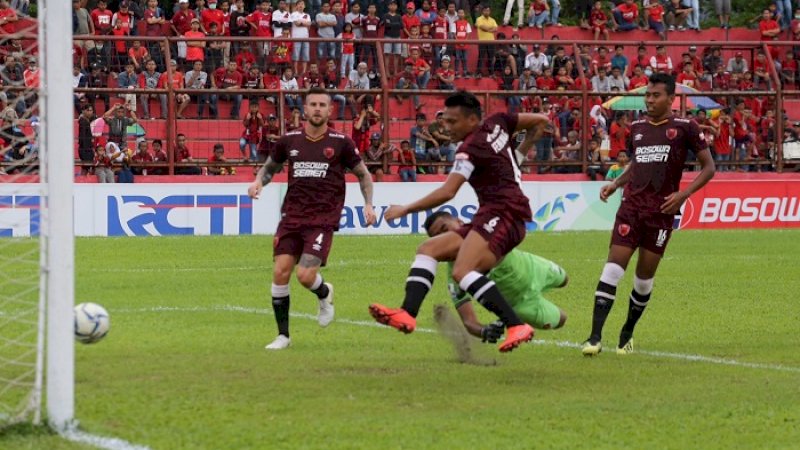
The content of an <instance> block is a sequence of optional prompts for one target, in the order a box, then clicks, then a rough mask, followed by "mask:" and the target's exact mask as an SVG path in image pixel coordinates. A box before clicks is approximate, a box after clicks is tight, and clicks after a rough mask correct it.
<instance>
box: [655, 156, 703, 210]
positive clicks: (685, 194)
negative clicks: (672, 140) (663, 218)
mask: <svg viewBox="0 0 800 450" xmlns="http://www.w3.org/2000/svg"><path fill="white" fill-rule="evenodd" d="M697 160H698V161H700V174H698V175H697V177H695V179H694V180H693V181H692V182H691V183H689V186H687V187H686V189H685V190H683V191H678V192H673V193H672V194H670V195H668V196H667V198H666V199H664V204H662V205H661V212H662V213H664V214H678V212H680V210H681V206H682V205H683V202H685V201H686V199H688V198H689V196H690V195H692V194H694V193H695V192H697V191H698V190H699V189H700V188H702V187H703V186H705V185H706V183H708V182H709V181H711V179H712V178H714V172H716V171H717V167H716V165H715V164H714V158H713V157H712V156H711V152H710V151H708V150H703V151H700V152H698V153H697Z"/></svg>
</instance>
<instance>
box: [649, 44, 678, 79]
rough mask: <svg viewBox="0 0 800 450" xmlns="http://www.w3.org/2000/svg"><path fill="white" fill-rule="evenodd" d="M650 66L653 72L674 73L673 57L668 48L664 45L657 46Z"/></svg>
mask: <svg viewBox="0 0 800 450" xmlns="http://www.w3.org/2000/svg"><path fill="white" fill-rule="evenodd" d="M650 67H651V68H652V69H653V72H654V73H656V72H665V73H672V68H673V66H672V58H670V57H669V55H667V48H666V47H664V46H663V45H659V46H657V47H656V54H655V56H653V57H652V58H650Z"/></svg>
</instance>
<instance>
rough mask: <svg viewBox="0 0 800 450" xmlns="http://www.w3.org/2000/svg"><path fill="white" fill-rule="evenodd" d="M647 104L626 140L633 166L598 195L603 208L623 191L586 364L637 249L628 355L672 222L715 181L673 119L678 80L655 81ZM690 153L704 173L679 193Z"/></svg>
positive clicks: (681, 123) (684, 123) (697, 135)
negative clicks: (709, 183)
mask: <svg viewBox="0 0 800 450" xmlns="http://www.w3.org/2000/svg"><path fill="white" fill-rule="evenodd" d="M644 98H645V105H646V107H647V117H646V118H643V119H641V120H637V121H635V122H633V123H632V124H631V133H630V135H629V136H628V142H627V150H628V153H629V154H630V155H631V163H630V164H629V165H628V167H627V168H626V169H625V171H624V172H623V173H622V175H620V176H619V178H617V179H615V180H614V181H613V182H612V183H609V184H607V185H605V186H603V188H602V189H601V190H600V200H602V201H604V202H605V201H606V200H608V198H609V197H610V196H611V195H612V194H613V193H614V192H615V191H616V190H617V189H619V188H621V187H623V186H625V192H624V193H623V196H622V204H621V205H620V207H619V210H618V211H617V218H616V221H615V222H614V229H613V230H612V234H611V245H610V249H609V251H608V260H607V261H606V264H605V266H604V267H603V272H602V274H601V275H600V281H599V282H598V284H597V290H596V292H595V297H594V313H593V315H592V333H591V335H590V336H589V339H587V340H586V342H584V344H583V348H582V351H583V354H584V355H586V356H594V355H597V354H598V353H600V351H601V350H602V343H601V334H602V331H603V324H605V321H606V318H607V317H608V313H609V312H610V311H611V307H612V306H613V305H614V298H615V297H616V294H617V284H618V283H619V280H620V279H621V278H622V276H623V275H624V274H625V268H626V267H627V265H628V261H630V259H631V256H633V252H634V251H636V249H637V248H638V249H639V260H638V262H637V264H636V274H635V275H634V278H633V290H632V291H631V296H630V302H629V306H628V319H627V320H626V322H625V324H624V325H623V326H622V331H621V332H620V337H619V346H618V347H617V353H618V354H623V355H624V354H628V353H631V352H632V351H633V328H634V327H635V326H636V322H637V321H638V320H639V318H640V317H641V316H642V313H643V312H644V309H645V307H647V302H648V301H649V300H650V293H651V292H652V290H653V277H654V276H655V274H656V269H658V263H659V262H661V257H662V256H663V255H664V250H665V249H666V248H667V243H668V242H669V238H670V235H671V234H672V224H673V221H674V219H675V215H676V214H679V213H680V209H681V205H683V202H685V201H686V199H688V198H689V196H690V195H692V193H694V192H696V191H697V190H698V189H700V188H702V187H703V186H704V185H705V184H706V183H708V181H709V180H711V178H712V177H714V170H715V168H714V159H713V158H712V157H711V152H710V151H709V150H708V145H707V144H706V140H705V137H704V136H703V132H702V131H701V130H700V128H699V127H698V125H697V123H696V122H694V121H692V120H689V119H681V118H678V117H674V116H673V115H672V111H671V109H672V101H673V100H674V99H675V78H673V77H672V75H668V74H665V73H657V74H654V75H653V76H651V77H650V80H649V82H648V84H647V91H646V93H645V97H644ZM689 152H692V153H693V154H694V155H695V156H696V157H697V159H698V160H699V161H700V167H701V171H700V173H699V174H698V175H697V177H696V178H695V179H694V180H693V181H692V182H691V183H690V184H689V186H687V188H686V189H685V190H683V191H681V190H679V189H680V181H681V176H682V175H683V165H684V163H685V162H686V159H687V157H688V156H689Z"/></svg>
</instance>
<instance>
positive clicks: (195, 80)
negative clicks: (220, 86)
mask: <svg viewBox="0 0 800 450" xmlns="http://www.w3.org/2000/svg"><path fill="white" fill-rule="evenodd" d="M195 74H196V75H195ZM184 81H185V82H186V83H185V84H186V89H205V88H206V81H208V74H207V73H205V72H203V71H202V70H201V71H199V72H195V71H194V70H190V71H188V72H186V75H185V76H184Z"/></svg>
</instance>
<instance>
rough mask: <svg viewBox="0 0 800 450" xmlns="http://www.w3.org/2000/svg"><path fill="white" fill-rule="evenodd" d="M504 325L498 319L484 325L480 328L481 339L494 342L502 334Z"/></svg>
mask: <svg viewBox="0 0 800 450" xmlns="http://www.w3.org/2000/svg"><path fill="white" fill-rule="evenodd" d="M505 327H506V326H505V324H504V323H503V322H502V321H500V320H498V321H496V322H492V323H490V324H489V325H486V326H485V327H483V328H481V340H482V341H483V342H489V343H492V344H494V343H496V342H497V341H498V340H499V339H500V337H501V336H503V331H504V330H505Z"/></svg>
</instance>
